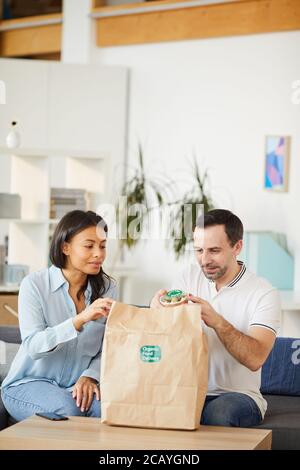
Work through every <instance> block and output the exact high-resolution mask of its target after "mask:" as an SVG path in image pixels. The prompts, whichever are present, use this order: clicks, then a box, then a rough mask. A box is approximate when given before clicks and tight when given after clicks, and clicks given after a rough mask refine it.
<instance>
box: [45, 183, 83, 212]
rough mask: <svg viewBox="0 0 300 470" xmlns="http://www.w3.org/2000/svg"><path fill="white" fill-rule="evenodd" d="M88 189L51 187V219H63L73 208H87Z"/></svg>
mask: <svg viewBox="0 0 300 470" xmlns="http://www.w3.org/2000/svg"><path fill="white" fill-rule="evenodd" d="M87 203H88V198H87V191H86V190H85V189H76V188H51V194H50V219H61V218H62V217H63V216H64V215H65V214H66V213H67V212H70V211H72V210H75V209H77V210H83V211H86V210H87V205H88V204H87Z"/></svg>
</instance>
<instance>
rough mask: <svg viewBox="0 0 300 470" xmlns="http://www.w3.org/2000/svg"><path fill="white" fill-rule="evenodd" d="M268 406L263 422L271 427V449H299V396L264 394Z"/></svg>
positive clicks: (267, 426)
mask: <svg viewBox="0 0 300 470" xmlns="http://www.w3.org/2000/svg"><path fill="white" fill-rule="evenodd" d="M264 398H265V399H266V400H267V402H268V408H267V412H266V415H265V419H264V421H263V424H261V425H260V426H256V427H258V428H263V429H272V449H276V450H277V449H279V450H284V449H288V450H292V449H295V450H300V397H288V396H283V395H264Z"/></svg>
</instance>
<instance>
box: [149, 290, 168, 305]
mask: <svg viewBox="0 0 300 470" xmlns="http://www.w3.org/2000/svg"><path fill="white" fill-rule="evenodd" d="M167 292H168V291H167V290H166V289H160V290H159V291H158V292H156V294H155V296H154V297H153V299H152V300H151V302H150V307H152V308H158V307H163V305H162V304H161V303H160V301H159V299H160V297H161V296H162V295H165V294H166V293H167Z"/></svg>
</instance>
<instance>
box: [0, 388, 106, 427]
mask: <svg viewBox="0 0 300 470" xmlns="http://www.w3.org/2000/svg"><path fill="white" fill-rule="evenodd" d="M1 396H2V400H3V403H4V406H5V408H6V409H7V411H8V413H9V414H10V415H11V416H12V417H13V418H14V419H15V420H16V421H22V420H23V419H25V418H28V417H29V416H32V415H34V414H35V413H43V412H44V413H45V412H52V413H57V414H61V415H65V416H93V417H95V418H99V417H100V416H101V409H100V401H98V400H97V399H96V397H95V396H94V399H93V401H92V404H91V406H90V409H89V410H88V411H80V407H79V408H78V407H77V406H76V400H75V399H74V398H73V397H72V393H71V392H69V391H68V390H66V389H65V388H62V387H59V386H58V385H56V384H53V383H51V382H47V381H45V380H36V381H34V382H27V383H25V384H20V385H16V386H15V387H12V386H10V387H5V388H4V389H2V390H1Z"/></svg>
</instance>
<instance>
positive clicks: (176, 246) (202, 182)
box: [171, 157, 214, 260]
mask: <svg viewBox="0 0 300 470" xmlns="http://www.w3.org/2000/svg"><path fill="white" fill-rule="evenodd" d="M192 177H193V186H192V189H191V190H189V191H187V192H186V193H185V194H184V196H183V197H182V199H181V200H180V201H177V205H178V203H179V206H178V208H177V210H176V212H175V220H176V221H177V224H176V226H175V227H174V226H173V227H172V229H171V243H172V245H173V250H174V253H175V257H176V259H177V260H178V259H179V258H180V257H181V256H182V255H183V254H184V252H185V249H186V247H187V245H188V244H189V243H191V241H192V233H191V231H189V234H188V233H186V230H185V217H186V216H188V218H189V220H190V221H191V225H192V229H194V228H195V225H196V221H197V217H198V215H199V214H198V209H199V204H201V205H202V208H203V212H204V213H206V212H208V211H209V210H211V209H214V205H213V201H212V199H211V196H210V194H209V189H208V171H207V170H205V171H204V173H203V174H201V171H200V168H199V165H198V162H197V160H196V158H195V157H194V159H193V163H192Z"/></svg>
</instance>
